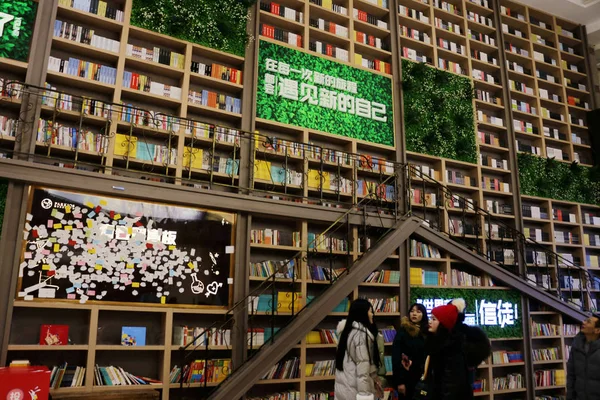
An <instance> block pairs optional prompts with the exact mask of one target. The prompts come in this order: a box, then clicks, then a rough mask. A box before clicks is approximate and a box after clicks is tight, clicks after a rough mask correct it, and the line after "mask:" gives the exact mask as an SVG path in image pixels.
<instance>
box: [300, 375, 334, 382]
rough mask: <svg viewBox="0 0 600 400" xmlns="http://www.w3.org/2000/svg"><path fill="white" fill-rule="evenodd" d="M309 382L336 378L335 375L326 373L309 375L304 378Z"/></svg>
mask: <svg viewBox="0 0 600 400" xmlns="http://www.w3.org/2000/svg"><path fill="white" fill-rule="evenodd" d="M304 379H305V380H306V381H307V382H315V381H333V380H335V375H326V376H307V377H306V378H304Z"/></svg>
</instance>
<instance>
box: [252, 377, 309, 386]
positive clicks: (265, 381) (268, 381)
mask: <svg viewBox="0 0 600 400" xmlns="http://www.w3.org/2000/svg"><path fill="white" fill-rule="evenodd" d="M283 383H300V378H297V379H261V380H260V381H257V382H256V384H257V385H278V384H283Z"/></svg>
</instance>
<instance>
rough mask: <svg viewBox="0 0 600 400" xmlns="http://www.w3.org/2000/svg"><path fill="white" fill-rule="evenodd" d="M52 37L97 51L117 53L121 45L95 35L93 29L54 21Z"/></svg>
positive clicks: (115, 41)
mask: <svg viewBox="0 0 600 400" xmlns="http://www.w3.org/2000/svg"><path fill="white" fill-rule="evenodd" d="M54 37H58V38H62V39H67V40H72V41H74V42H77V43H82V44H87V45H90V46H92V47H95V48H97V49H101V50H106V51H112V52H113V53H118V52H119V48H120V46H121V43H120V42H119V41H118V40H113V39H109V38H106V37H104V36H100V35H96V34H95V31H94V29H92V28H87V27H83V26H81V25H76V24H71V23H69V22H63V21H60V20H56V21H55V22H54Z"/></svg>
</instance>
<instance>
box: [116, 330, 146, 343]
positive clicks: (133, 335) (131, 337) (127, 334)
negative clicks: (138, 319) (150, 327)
mask: <svg viewBox="0 0 600 400" xmlns="http://www.w3.org/2000/svg"><path fill="white" fill-rule="evenodd" d="M121 344H122V345H123V346H145V345H146V328H145V327H143V326H124V327H123V328H121Z"/></svg>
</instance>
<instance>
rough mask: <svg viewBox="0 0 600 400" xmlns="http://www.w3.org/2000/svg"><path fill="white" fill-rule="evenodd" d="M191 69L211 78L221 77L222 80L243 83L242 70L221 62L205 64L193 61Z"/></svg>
mask: <svg viewBox="0 0 600 400" xmlns="http://www.w3.org/2000/svg"><path fill="white" fill-rule="evenodd" d="M191 71H192V72H194V73H196V74H200V75H204V76H210V77H211V78H215V79H220V80H222V81H227V82H231V83H236V84H238V85H241V84H242V71H240V70H239V69H236V68H231V67H226V66H224V65H221V64H215V63H212V64H204V63H201V62H197V61H192V67H191Z"/></svg>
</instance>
